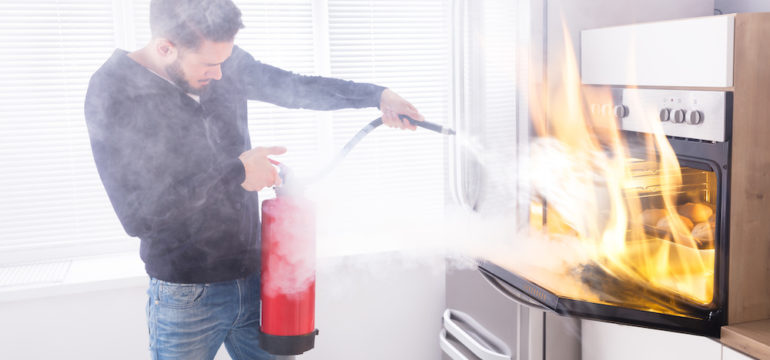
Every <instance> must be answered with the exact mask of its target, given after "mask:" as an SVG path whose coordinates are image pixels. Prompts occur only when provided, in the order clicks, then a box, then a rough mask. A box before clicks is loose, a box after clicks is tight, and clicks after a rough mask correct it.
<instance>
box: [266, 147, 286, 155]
mask: <svg viewBox="0 0 770 360" xmlns="http://www.w3.org/2000/svg"><path fill="white" fill-rule="evenodd" d="M284 153H286V148H285V147H283V146H269V147H266V148H265V155H281V154H284Z"/></svg>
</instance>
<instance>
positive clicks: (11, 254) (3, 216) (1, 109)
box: [0, 0, 134, 263]
mask: <svg viewBox="0 0 770 360" xmlns="http://www.w3.org/2000/svg"><path fill="white" fill-rule="evenodd" d="M114 15H115V13H114V11H113V3H112V2H105V1H102V0H59V1H43V0H31V1H23V2H10V1H3V2H0V69H1V70H0V71H2V72H3V76H2V77H3V81H2V82H0V139H2V141H0V167H1V168H2V173H3V175H2V176H0V199H2V200H0V248H2V250H0V254H1V255H0V262H3V263H7V262H13V261H23V260H28V259H30V258H45V257H62V256H69V255H72V254H81V255H82V254H83V253H84V251H86V250H84V249H85V248H89V249H92V250H93V249H98V250H97V251H108V249H113V250H114V249H115V248H116V247H117V248H120V247H121V246H123V245H127V244H129V241H128V240H127V238H128V236H127V235H125V234H124V233H123V231H122V229H121V227H120V225H119V223H118V220H117V218H116V217H115V215H114V213H113V211H112V207H111V206H110V204H109V201H108V200H107V196H106V194H105V193H104V190H103V189H102V186H101V183H100V181H99V177H98V175H97V173H96V168H95V166H94V164H93V159H92V157H91V149H90V143H89V140H88V135H87V130H86V125H85V121H84V117H83V99H84V96H85V91H86V88H87V85H88V79H89V77H90V76H91V74H92V73H93V72H94V71H95V70H96V69H97V68H98V67H99V66H100V65H101V64H102V63H103V62H104V61H105V60H106V59H107V57H108V56H109V55H110V54H111V52H112V51H113V50H114V48H115V46H116V38H117V36H116V28H115V21H114ZM131 243H134V242H131Z"/></svg>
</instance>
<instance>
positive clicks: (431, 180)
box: [328, 0, 452, 217]
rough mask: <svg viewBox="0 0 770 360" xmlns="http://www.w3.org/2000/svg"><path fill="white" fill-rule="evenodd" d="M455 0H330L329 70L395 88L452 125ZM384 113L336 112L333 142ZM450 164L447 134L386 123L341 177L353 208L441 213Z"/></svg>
mask: <svg viewBox="0 0 770 360" xmlns="http://www.w3.org/2000/svg"><path fill="white" fill-rule="evenodd" d="M450 3H451V2H450V1H445V0H423V1H396V0H369V1H359V0H329V1H328V6H329V10H328V12H329V49H330V64H331V75H332V76H334V77H340V78H345V79H350V80H354V81H364V82H373V83H376V84H379V85H382V86H386V87H389V88H390V89H392V90H394V91H395V92H397V93H399V94H400V95H401V96H403V97H404V98H406V99H407V100H409V101H410V102H411V103H412V104H413V105H415V106H416V107H417V108H418V109H419V110H420V112H421V113H422V114H423V115H425V118H426V120H428V121H432V122H436V123H440V124H448V123H449V120H450V119H449V118H448V115H449V114H448V109H449V97H450V95H451V93H450V89H451V74H452V73H451V63H450V59H451V46H450V45H451V43H450V31H449V21H450V14H449V11H450ZM379 115H380V112H379V110H377V109H371V110H367V111H340V112H337V113H335V114H334V118H333V131H334V139H333V140H334V144H335V148H339V147H341V146H342V145H343V144H344V143H345V142H346V141H347V140H348V139H349V138H350V137H351V136H352V135H353V134H354V133H355V132H356V131H357V130H358V129H360V128H361V127H362V126H363V125H364V124H366V123H367V122H368V121H370V120H372V119H374V118H376V117H378V116H379ZM444 165H445V164H444V137H443V136H440V135H437V134H436V133H433V132H429V131H426V130H424V129H418V130H417V131H415V132H410V131H400V130H394V129H388V128H384V129H378V130H377V131H375V132H373V133H372V134H370V135H369V136H368V137H367V138H366V139H364V140H363V141H362V142H361V144H359V145H358V148H356V149H355V151H354V152H352V153H351V154H350V155H349V156H348V158H347V160H346V161H345V163H343V164H342V165H341V166H340V169H339V175H340V176H338V177H337V178H336V179H337V181H339V183H340V184H341V186H340V188H343V189H345V192H344V193H343V194H342V195H343V196H345V197H347V198H350V199H356V201H355V202H353V204H352V205H351V206H357V207H359V208H360V209H362V211H367V210H373V211H381V210H382V209H391V208H397V209H398V212H399V213H401V214H413V215H418V216H420V217H422V216H430V215H431V214H434V215H440V214H441V212H442V208H443V205H444V202H443V201H444V196H445V192H444ZM364 204H365V205H366V206H364ZM407 216H409V215H407Z"/></svg>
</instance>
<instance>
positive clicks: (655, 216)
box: [642, 209, 666, 227]
mask: <svg viewBox="0 0 770 360" xmlns="http://www.w3.org/2000/svg"><path fill="white" fill-rule="evenodd" d="M664 217H666V210H663V209H647V210H644V211H642V223H643V224H644V225H645V226H650V227H655V226H658V221H660V219H662V218H664Z"/></svg>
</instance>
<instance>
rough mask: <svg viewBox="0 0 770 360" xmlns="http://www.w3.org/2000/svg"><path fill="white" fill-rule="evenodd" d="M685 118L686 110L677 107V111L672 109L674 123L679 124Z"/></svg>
mask: <svg viewBox="0 0 770 360" xmlns="http://www.w3.org/2000/svg"><path fill="white" fill-rule="evenodd" d="M685 120H687V110H682V109H679V110H677V111H674V122H675V123H677V124H681V123H683V122H684V121H685Z"/></svg>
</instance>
